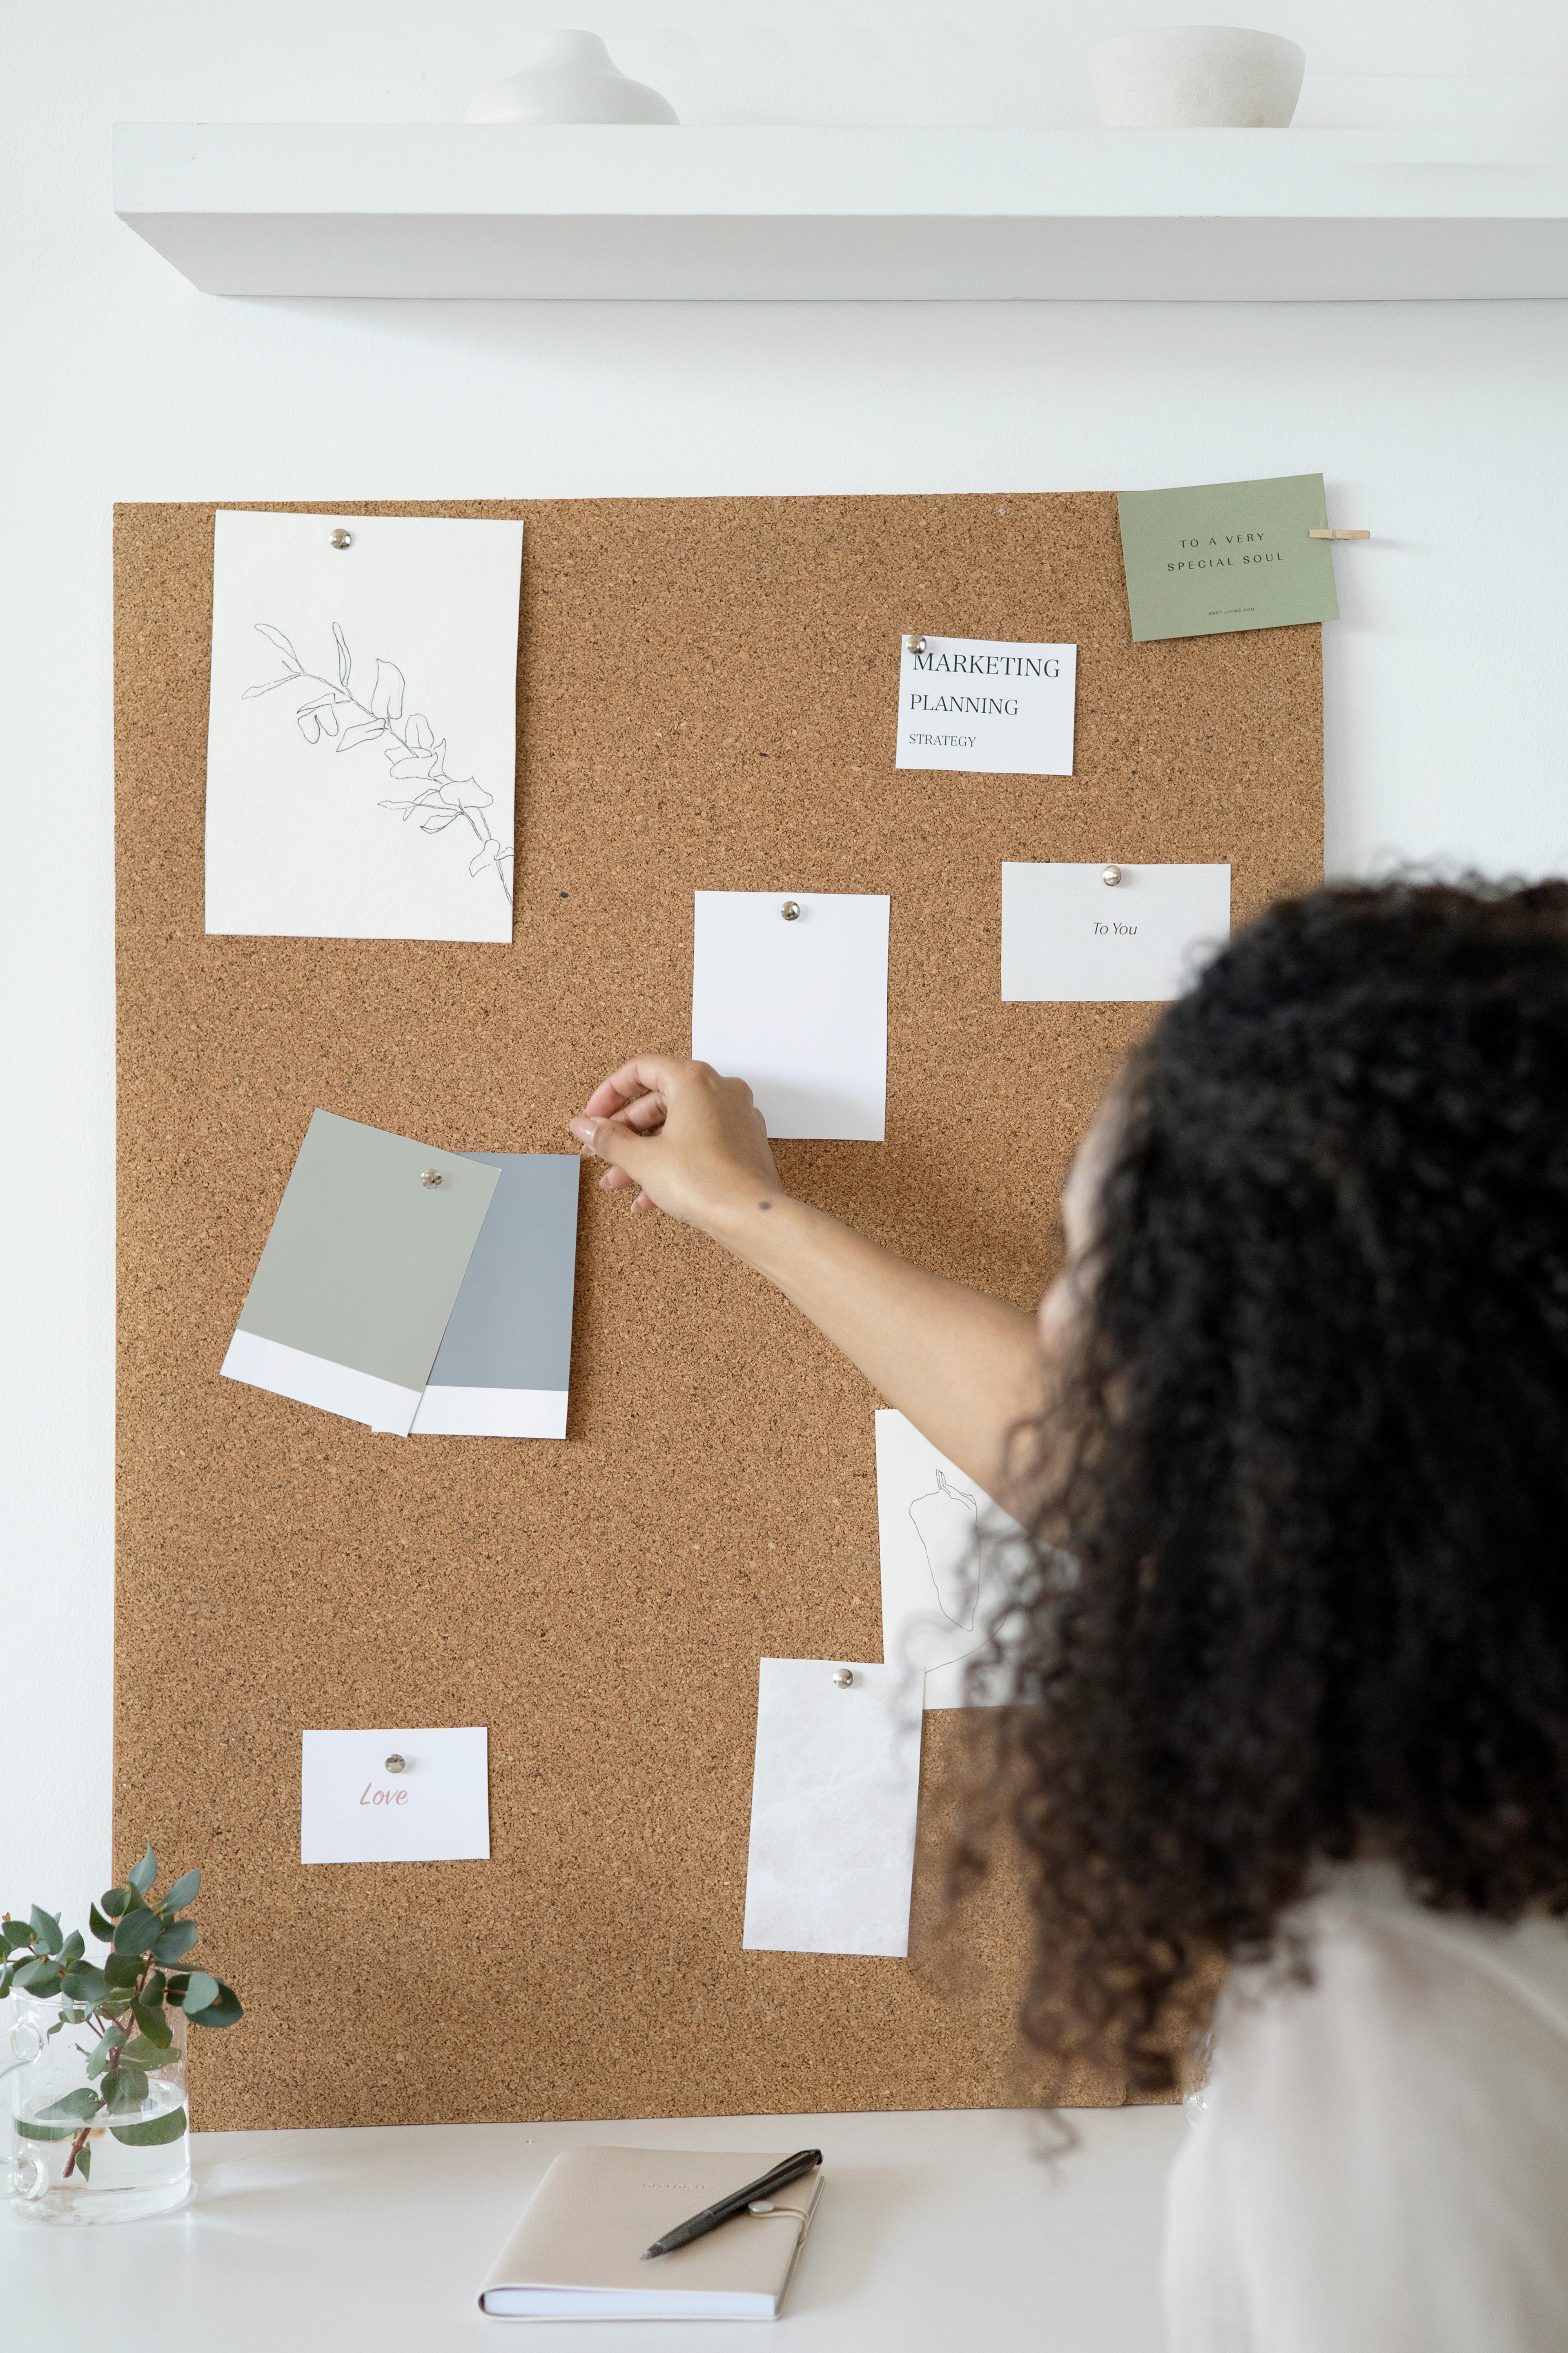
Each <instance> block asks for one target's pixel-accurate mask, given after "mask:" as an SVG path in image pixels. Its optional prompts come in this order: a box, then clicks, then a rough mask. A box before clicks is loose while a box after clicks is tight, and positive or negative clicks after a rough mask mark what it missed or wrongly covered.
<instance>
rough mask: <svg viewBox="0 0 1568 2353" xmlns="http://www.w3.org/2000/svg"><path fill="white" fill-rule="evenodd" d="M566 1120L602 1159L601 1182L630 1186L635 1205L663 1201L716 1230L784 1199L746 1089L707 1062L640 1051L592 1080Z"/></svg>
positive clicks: (615, 1187) (614, 1187)
mask: <svg viewBox="0 0 1568 2353" xmlns="http://www.w3.org/2000/svg"><path fill="white" fill-rule="evenodd" d="M570 1125H571V1129H572V1133H573V1134H574V1136H575V1137H576V1138H577V1141H578V1142H579V1144H585V1145H587V1147H588V1149H589V1150H590V1152H592V1153H594V1154H595V1156H596V1157H597V1158H598V1159H600V1160H607V1161H608V1162H609V1164H610V1166H609V1167H608V1169H607V1170H606V1171H605V1175H604V1176H601V1177H600V1179H599V1183H600V1184H601V1186H602V1187H604V1188H605V1190H606V1191H608V1192H619V1191H632V1190H635V1192H636V1195H637V1198H636V1199H635V1200H634V1201H633V1203H632V1208H634V1210H647V1209H665V1210H668V1213H669V1215H670V1216H671V1217H672V1218H679V1219H682V1220H683V1221H684V1222H685V1223H686V1224H687V1225H689V1226H696V1227H699V1228H700V1229H701V1231H702V1232H704V1233H708V1234H713V1235H715V1236H718V1235H719V1232H720V1229H721V1227H723V1226H725V1225H726V1224H727V1223H729V1222H731V1219H732V1218H733V1216H734V1214H735V1213H737V1212H744V1211H748V1210H749V1211H751V1212H752V1213H754V1212H755V1211H756V1210H757V1209H758V1208H763V1207H768V1208H771V1207H772V1206H773V1204H774V1203H775V1202H779V1201H782V1200H783V1199H784V1190H783V1187H781V1186H780V1184H779V1174H778V1170H777V1169H776V1168H775V1167H774V1166H773V1154H772V1153H771V1152H770V1151H769V1150H768V1131H767V1128H766V1126H765V1125H764V1124H763V1115H762V1113H761V1112H760V1111H758V1110H757V1109H756V1108H755V1107H754V1105H753V1104H752V1090H751V1088H750V1087H749V1086H748V1085H747V1084H746V1082H745V1081H744V1079H721V1077H720V1075H719V1073H718V1071H715V1070H711V1069H710V1067H709V1065H708V1064H707V1063H706V1062H678V1061H675V1060H672V1059H670V1058H669V1057H668V1056H666V1055H663V1054H639V1055H638V1056H637V1059H636V1060H634V1061H630V1062H625V1063H623V1064H622V1066H621V1068H620V1069H619V1070H618V1071H614V1072H613V1073H612V1074H611V1076H610V1077H609V1078H607V1079H606V1080H605V1082H604V1083H603V1085H602V1086H597V1087H595V1090H594V1092H593V1093H592V1094H591V1095H590V1096H589V1098H588V1100H587V1102H586V1103H585V1104H584V1107H583V1110H582V1113H581V1114H580V1116H579V1117H578V1118H576V1119H574V1120H573V1121H572V1122H571V1123H570Z"/></svg>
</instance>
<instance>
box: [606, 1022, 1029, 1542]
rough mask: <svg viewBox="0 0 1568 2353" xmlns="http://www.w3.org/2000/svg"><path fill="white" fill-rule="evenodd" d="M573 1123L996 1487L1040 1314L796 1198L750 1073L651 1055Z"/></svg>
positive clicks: (630, 1185) (623, 1178)
mask: <svg viewBox="0 0 1568 2353" xmlns="http://www.w3.org/2000/svg"><path fill="white" fill-rule="evenodd" d="M571 1125H572V1133H573V1134H574V1136H576V1137H577V1139H578V1141H579V1142H580V1143H582V1144H584V1145H587V1146H588V1148H589V1150H590V1151H592V1152H593V1153H594V1154H595V1155H596V1156H597V1157H598V1158H599V1159H601V1160H607V1161H608V1162H609V1163H610V1166H609V1169H608V1171H607V1172H606V1174H605V1176H602V1177H601V1178H600V1180H599V1181H600V1183H601V1185H603V1186H604V1187H606V1188H607V1189H608V1190H610V1191H618V1190H623V1189H624V1190H631V1191H635V1193H636V1199H635V1200H634V1202H633V1205H632V1206H633V1208H634V1209H637V1210H644V1211H646V1210H647V1209H649V1208H659V1209H664V1210H666V1211H668V1214H669V1215H670V1216H671V1217H674V1218H679V1219H682V1220H683V1222H684V1223H685V1224H687V1225H689V1226H696V1227H697V1228H698V1229H700V1231H701V1232H703V1233H705V1234H708V1235H710V1236H711V1238H712V1239H713V1240H715V1241H717V1242H720V1243H721V1244H722V1245H723V1247H724V1248H725V1249H726V1250H731V1251H732V1252H733V1253H734V1255H735V1256H736V1257H737V1258H740V1259H743V1260H744V1261H745V1262H746V1264H747V1265H748V1266H752V1267H755V1268H756V1270H757V1271H758V1273H759V1274H763V1275H765V1276H766V1278H767V1280H768V1281H769V1282H773V1283H776V1285H777V1286H778V1288H779V1290H780V1291H782V1292H783V1293H784V1296H785V1297H786V1298H787V1299H790V1300H793V1301H794V1303H795V1306H797V1307H798V1308H799V1309H800V1310H801V1312H802V1313H803V1314H805V1315H809V1316H810V1318H811V1320H812V1322H813V1323H814V1324H816V1326H817V1327H818V1329H819V1330H820V1331H822V1332H824V1333H826V1335H827V1337H828V1339H830V1340H831V1341H832V1342H833V1343H834V1344H835V1345H836V1346H837V1347H839V1348H842V1349H843V1351H844V1353H845V1355H846V1356H848V1357H849V1358H851V1360H852V1361H853V1362H854V1363H855V1364H857V1365H858V1366H859V1367H860V1370H861V1371H862V1372H863V1373H864V1374H865V1375H866V1377H867V1378H868V1380H869V1381H871V1382H872V1383H873V1384H874V1386H875V1387H876V1388H878V1389H879V1390H880V1391H881V1393H882V1395H883V1396H884V1397H885V1398H887V1400H888V1402H889V1405H894V1406H897V1407H898V1409H899V1410H900V1412H901V1413H905V1414H907V1415H908V1416H909V1418H910V1420H911V1421H912V1422H913V1423H914V1424H915V1426H916V1428H917V1429H918V1430H921V1433H922V1434H923V1435H924V1436H925V1437H926V1438H928V1439H929V1440H931V1444H932V1445H933V1446H938V1447H940V1448H941V1449H942V1452H943V1453H944V1454H947V1455H950V1456H951V1457H952V1460H953V1461H955V1462H956V1463H958V1464H959V1466H960V1467H961V1469H963V1471H965V1472H967V1473H968V1474H969V1476H970V1477H971V1478H972V1479H977V1480H978V1481H979V1482H980V1483H981V1484H982V1485H983V1486H984V1487H986V1488H988V1489H989V1490H990V1492H991V1493H993V1494H996V1493H997V1489H998V1486H999V1484H1000V1482H1001V1480H1002V1461H1003V1452H1004V1447H1005V1440H1006V1436H1007V1432H1008V1431H1009V1430H1011V1428H1012V1427H1013V1425H1014V1423H1015V1422H1016V1420H1017V1419H1019V1417H1020V1416H1021V1415H1024V1414H1026V1413H1030V1412H1033V1411H1034V1410H1035V1409H1037V1407H1038V1405H1039V1402H1040V1370H1041V1356H1040V1344H1039V1336H1038V1334H1037V1329H1036V1325H1035V1320H1034V1318H1033V1316H1031V1315H1029V1314H1026V1312H1025V1311H1024V1309H1022V1308H1021V1307H1011V1306H1008V1305H1007V1304H1006V1303H1005V1302H1004V1301H1002V1300H998V1299H988V1298H986V1297H985V1296H984V1293H981V1292H978V1291H969V1290H966V1289H965V1288H964V1286H963V1284H962V1283H958V1282H945V1281H943V1279H942V1277H941V1276H939V1275H934V1274H927V1273H925V1272H924V1271H922V1270H921V1268H920V1267H917V1266H911V1265H910V1262H909V1261H908V1260H907V1259H901V1258H899V1257H897V1256H895V1254H894V1253H893V1251H891V1250H882V1249H880V1248H879V1246H878V1245H877V1244H876V1243H875V1242H869V1241H868V1240H866V1239H865V1237H864V1236H863V1235H861V1234H858V1233H856V1232H855V1231H854V1229H853V1228H851V1227H849V1226H846V1225H843V1224H841V1223H840V1221H839V1220H838V1219H837V1218H830V1217H829V1216H828V1215H827V1214H826V1211H825V1210H822V1209H813V1208H808V1207H807V1206H806V1204H805V1202H804V1201H796V1200H793V1199H791V1198H790V1196H789V1195H788V1194H787V1193H785V1192H784V1188H783V1187H782V1186H781V1185H780V1183H779V1178H778V1171H777V1169H776V1168H775V1167H774V1166H773V1155H772V1153H771V1152H770V1151H769V1149H768V1143H767V1133H766V1130H765V1128H764V1127H763V1121H762V1116H761V1114H760V1113H758V1112H757V1111H755V1110H754V1109H753V1108H752V1091H751V1089H750V1088H749V1087H748V1086H747V1085H746V1084H745V1082H744V1081H743V1080H741V1079H724V1078H721V1077H720V1075H719V1073H718V1072H717V1071H712V1070H710V1068H709V1067H708V1065H707V1063H706V1062H678V1061H673V1060H667V1059H666V1058H665V1057H664V1056H662V1055H658V1054H645V1055H641V1056H639V1057H638V1059H637V1060H635V1061H631V1062H627V1063H626V1064H625V1065H624V1067H623V1068H622V1069H620V1070H618V1071H616V1072H615V1073H614V1075H613V1076H612V1077H610V1078H608V1079H606V1080H605V1082H604V1084H603V1085H602V1086H600V1087H598V1088H596V1089H595V1092H594V1093H593V1094H592V1095H591V1096H590V1097H589V1099H588V1102H587V1103H586V1105H585V1106H584V1111H583V1113H582V1114H581V1116H580V1117H579V1118H576V1119H574V1121H573V1122H572V1124H571ZM1003 1500H1005V1499H1004V1498H1002V1497H1001V1496H998V1501H1003Z"/></svg>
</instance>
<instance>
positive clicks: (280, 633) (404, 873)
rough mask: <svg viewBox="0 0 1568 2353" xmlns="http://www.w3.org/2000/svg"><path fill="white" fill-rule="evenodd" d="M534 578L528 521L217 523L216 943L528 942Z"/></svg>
mask: <svg viewBox="0 0 1568 2353" xmlns="http://www.w3.org/2000/svg"><path fill="white" fill-rule="evenodd" d="M334 532H336V533H346V534H347V539H348V544H347V545H346V546H343V547H335V546H334V545H333V543H332V540H333V533H334ZM521 564H522V525H521V522H468V521H460V520H458V519H457V518H452V517H443V516H419V517H414V516H394V515H343V516H336V515H320V514H310V515H301V514H261V513H253V512H244V511H235V510H230V509H225V510H221V511H220V512H219V513H218V514H217V516H216V527H215V538H214V564H213V638H212V680H211V697H210V702H209V704H208V715H207V793H206V928H207V930H208V931H209V932H214V933H246V934H257V935H278V934H289V935H292V936H296V937H307V938H313V939H395V940H489V941H509V940H510V938H511V860H512V825H513V811H514V807H515V803H516V765H517V740H516V728H517V647H518V600H519V590H520V584H521Z"/></svg>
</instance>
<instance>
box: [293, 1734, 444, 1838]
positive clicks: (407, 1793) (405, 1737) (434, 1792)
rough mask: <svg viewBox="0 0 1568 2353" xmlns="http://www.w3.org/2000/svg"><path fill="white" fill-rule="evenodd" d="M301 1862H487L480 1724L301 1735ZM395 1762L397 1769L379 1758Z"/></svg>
mask: <svg viewBox="0 0 1568 2353" xmlns="http://www.w3.org/2000/svg"><path fill="white" fill-rule="evenodd" d="M301 1738H302V1755H301V1759H300V1862H489V1856H490V1794H489V1732H488V1731H487V1729H486V1728H485V1726H484V1725H460V1726H452V1725H440V1726H432V1725H423V1726H421V1727H420V1728H419V1729H417V1730H415V1731H410V1730H408V1729H407V1728H406V1726H405V1727H404V1728H403V1729H401V1730H398V1729H388V1730H384V1731H381V1732H307V1733H305V1734H303V1735H302V1736H301ZM388 1757H402V1759H403V1770H402V1771H401V1772H399V1773H389V1772H388V1771H387V1769H386V1760H387V1758H388Z"/></svg>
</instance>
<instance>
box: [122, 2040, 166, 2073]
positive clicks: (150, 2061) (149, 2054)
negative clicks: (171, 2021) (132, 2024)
mask: <svg viewBox="0 0 1568 2353" xmlns="http://www.w3.org/2000/svg"><path fill="white" fill-rule="evenodd" d="M173 2041H174V2036H173V2035H171V2036H170V2038H169V2042H173ZM126 2063H130V2064H131V2065H132V2066H133V2067H166V2066H167V2065H168V2063H169V2044H168V2043H167V2042H153V2039H152V2037H151V2036H150V2035H146V2034H133V2035H132V2038H131V2040H130V2042H128V2043H126V2045H125V2047H124V2049H123V2050H122V2052H121V2066H124V2065H125V2064H126Z"/></svg>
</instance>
